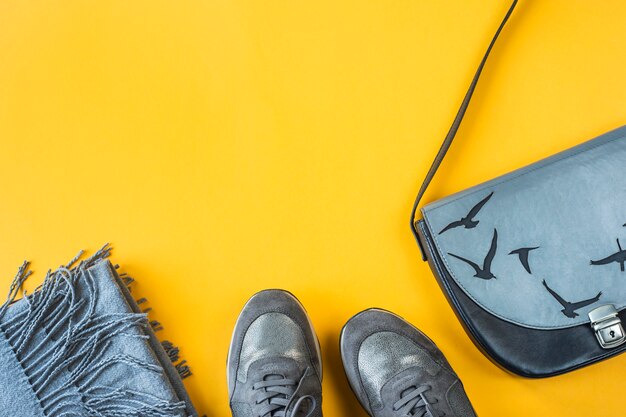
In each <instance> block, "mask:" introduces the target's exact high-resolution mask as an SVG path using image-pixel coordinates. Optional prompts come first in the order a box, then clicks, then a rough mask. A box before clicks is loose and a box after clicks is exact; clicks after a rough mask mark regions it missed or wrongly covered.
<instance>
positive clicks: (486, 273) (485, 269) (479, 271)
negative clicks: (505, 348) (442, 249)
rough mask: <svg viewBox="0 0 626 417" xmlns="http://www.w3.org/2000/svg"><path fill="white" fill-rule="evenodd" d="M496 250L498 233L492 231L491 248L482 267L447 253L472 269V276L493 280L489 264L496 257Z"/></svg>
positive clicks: (494, 230) (493, 276)
mask: <svg viewBox="0 0 626 417" xmlns="http://www.w3.org/2000/svg"><path fill="white" fill-rule="evenodd" d="M497 249H498V231H497V230H496V229H493V238H491V247H490V248H489V252H487V256H485V260H484V261H483V266H482V267H481V266H480V265H478V264H477V263H475V262H472V261H470V260H469V259H465V258H463V257H461V256H459V255H455V254H453V253H449V252H448V255H450V256H453V257H455V258H457V259H460V260H462V261H463V262H465V263H466V264H468V265H469V266H471V267H472V268H474V271H475V272H476V273H475V274H474V276H475V277H476V278H480V279H495V278H496V276H495V275H494V274H493V273H492V272H491V262H493V258H494V257H495V256H496V250H497Z"/></svg>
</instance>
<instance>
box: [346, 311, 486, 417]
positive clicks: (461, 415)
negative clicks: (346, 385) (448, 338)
mask: <svg viewBox="0 0 626 417" xmlns="http://www.w3.org/2000/svg"><path fill="white" fill-rule="evenodd" d="M341 358H342V360H343V364H344V368H345V371H346V375H347V377H348V380H349V382H350V386H351V387H352V390H353V391H354V393H355V394H356V396H357V397H358V399H359V401H360V403H361V405H362V406H363V408H365V410H366V411H367V412H368V413H369V415H370V416H372V417H443V416H447V417H476V414H475V412H474V409H473V408H472V405H471V403H470V401H469V399H468V398H467V395H466V394H465V390H464V389H463V385H462V384H461V381H460V380H459V378H458V377H457V375H456V374H455V373H454V371H453V370H452V368H451V367H450V365H449V364H448V361H447V360H446V358H445V357H444V356H443V353H441V351H440V350H439V349H438V348H437V346H436V345H435V344H434V343H433V342H432V341H431V340H430V339H429V338H428V337H427V336H426V335H424V334H423V333H422V332H420V331H419V330H417V329H416V328H415V327H413V326H412V325H411V324H409V323H408V322H406V321H405V320H403V319H402V318H400V317H398V316H396V315H395V314H392V313H390V312H387V311H384V310H378V309H371V310H366V311H364V312H362V313H359V314H357V315H356V316H354V317H353V318H351V319H350V320H349V321H348V323H347V324H346V325H345V327H344V328H343V330H342V332H341Z"/></svg>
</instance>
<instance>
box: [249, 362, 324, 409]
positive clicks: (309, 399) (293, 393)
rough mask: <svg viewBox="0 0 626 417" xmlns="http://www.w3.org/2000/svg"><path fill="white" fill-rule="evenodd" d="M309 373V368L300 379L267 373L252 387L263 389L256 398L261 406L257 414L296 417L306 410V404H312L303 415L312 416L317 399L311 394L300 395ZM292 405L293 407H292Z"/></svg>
mask: <svg viewBox="0 0 626 417" xmlns="http://www.w3.org/2000/svg"><path fill="white" fill-rule="evenodd" d="M308 374H309V369H308V368H307V370H306V371H305V372H304V375H303V376H302V378H300V381H296V380H294V379H288V378H283V377H280V376H278V377H277V378H270V377H272V375H266V376H265V377H264V378H263V381H261V382H257V383H256V384H254V385H253V386H252V389H254V390H255V391H257V390H258V391H261V392H260V393H259V396H258V397H257V400H256V403H257V405H259V406H260V408H259V411H258V412H257V416H258V417H296V416H298V413H301V412H303V411H305V410H306V408H304V406H305V404H310V406H309V409H308V412H307V413H306V414H304V415H303V416H302V417H311V416H312V415H313V411H315V408H316V407H317V401H316V400H315V398H314V397H313V396H311V395H303V396H301V397H298V393H299V391H300V388H301V387H302V383H303V381H304V379H305V378H306V377H307V376H308ZM292 405H293V408H291V406H292ZM290 409H291V410H290Z"/></svg>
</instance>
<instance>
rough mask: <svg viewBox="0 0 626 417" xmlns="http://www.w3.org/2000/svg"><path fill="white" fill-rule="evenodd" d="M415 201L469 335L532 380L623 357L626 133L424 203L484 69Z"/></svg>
mask: <svg viewBox="0 0 626 417" xmlns="http://www.w3.org/2000/svg"><path fill="white" fill-rule="evenodd" d="M516 3H517V1H515V2H513V4H512V6H511V8H510V9H509V11H508V13H507V15H506V17H505V19H504V21H503V22H502V24H501V25H500V27H499V29H498V31H497V33H496V35H495V37H494V38H493V40H492V42H491V45H490V46H489V49H488V50H487V53H486V54H485V56H484V58H483V60H482V62H481V64H480V66H479V68H478V71H477V72H476V75H475V76H474V79H473V81H472V84H471V86H470V89H469V91H468V93H467V95H466V96H465V99H464V100H463V104H462V106H461V108H460V110H459V112H458V114H457V116H456V118H455V120H454V123H453V125H452V128H451V129H450V131H449V133H448V135H447V137H446V139H445V141H444V143H443V145H442V147H441V149H440V151H439V153H438V155H437V157H436V159H435V161H434V162H433V164H432V166H431V168H430V170H429V172H428V174H427V176H426V179H425V180H424V183H423V184H422V187H421V188H420V191H419V193H418V196H417V198H416V200H415V204H414V207H413V211H412V213H411V227H412V230H413V233H414V235H415V237H416V239H417V242H418V244H419V246H420V249H421V251H422V255H423V258H424V260H427V261H428V262H429V264H430V267H431V269H432V270H433V273H434V275H435V277H436V278H437V281H438V282H439V284H440V286H441V288H442V290H443V292H444V294H445V295H446V297H447V299H448V301H449V303H450V305H451V306H452V308H453V309H454V311H455V313H456V315H457V316H458V318H459V320H460V321H461V323H462V324H463V326H464V328H465V330H466V331H467V333H468V335H469V336H470V337H471V339H472V340H473V341H474V343H475V344H476V345H477V346H478V347H479V349H480V350H481V351H482V352H483V353H485V354H486V355H487V356H488V357H489V358H491V359H492V360H493V361H495V362H496V363H497V364H499V365H500V366H502V367H504V368H505V369H507V370H509V371H511V372H513V373H516V374H518V375H522V376H526V377H547V376H553V375H558V374H561V373H564V372H568V371H571V370H574V369H577V368H580V367H582V366H585V365H589V364H592V363H594V362H597V361H600V360H602V359H606V358H609V357H611V356H614V355H617V354H619V353H622V352H623V351H624V350H626V343H625V342H626V333H625V332H624V328H623V326H622V324H621V322H622V320H625V319H626V271H625V269H626V268H625V265H626V126H624V127H621V128H618V129H616V130H614V131H612V132H609V133H607V134H604V135H602V136H600V137H598V138H596V139H593V140H591V141H588V142H585V143H583V144H581V145H578V146H576V147H574V148H571V149H569V150H566V151H564V152H562V153H559V154H557V155H554V156H552V157H550V158H547V159H545V160H543V161H539V162H537V163H534V164H532V165H530V166H527V167H525V168H522V169H519V170H517V171H514V172H511V173H509V174H506V175H504V176H502V177H499V178H496V179H493V180H491V181H488V182H486V183H483V184H480V185H477V186H475V187H472V188H470V189H468V190H465V191H462V192H460V193H457V194H454V195H451V196H449V197H446V198H444V199H442V200H439V201H435V202H432V203H430V204H428V205H426V206H425V207H422V208H421V209H420V212H421V218H420V219H418V218H417V212H418V206H419V203H420V200H421V198H422V196H423V195H424V192H425V191H426V189H427V187H428V185H429V184H430V182H431V180H432V178H433V176H434V174H435V172H436V171H437V168H438V167H439V165H440V163H441V161H442V159H443V158H444V156H445V154H446V152H447V150H448V148H449V146H450V144H451V142H452V140H453V138H454V136H455V134H456V131H457V129H458V127H459V124H460V122H461V120H462V118H463V115H464V113H465V111H466V109H467V106H468V104H469V101H470V98H471V96H472V93H473V91H474V89H475V87H476V84H477V81H478V78H479V76H480V73H481V71H482V68H483V66H484V64H485V62H486V60H487V57H488V55H489V52H490V51H491V49H492V47H493V45H494V43H495V41H496V40H497V37H498V35H499V33H500V31H501V30H502V29H503V27H504V25H505V24H506V22H507V20H508V18H509V17H510V15H511V14H512V12H513V10H514V8H515V6H516Z"/></svg>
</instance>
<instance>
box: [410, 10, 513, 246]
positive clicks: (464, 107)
mask: <svg viewBox="0 0 626 417" xmlns="http://www.w3.org/2000/svg"><path fill="white" fill-rule="evenodd" d="M517 2H518V0H514V1H513V4H511V7H510V8H509V11H508V12H507V14H506V16H504V19H503V20H502V23H500V27H498V30H497V31H496V34H495V35H494V37H493V39H492V40H491V43H490V44H489V47H488V48H487V52H485V55H484V56H483V59H482V61H481V62H480V65H479V66H478V69H477V70H476V73H475V74H474V78H473V79H472V82H471V84H470V86H469V89H468V90H467V93H465V98H463V102H462V103H461V107H460V108H459V111H458V112H457V114H456V117H455V118H454V121H453V122H452V126H451V127H450V130H449V131H448V134H447V135H446V138H445V139H444V141H443V144H442V145H441V148H439V152H437V156H436V157H435V160H434V161H433V163H432V165H431V166H430V169H429V170H428V173H427V174H426V178H424V182H423V183H422V186H421V187H420V189H419V192H418V193H417V197H416V198H415V202H414V203H413V210H412V211H411V229H412V230H413V232H414V234H415V237H416V238H417V239H418V243H420V242H419V238H418V236H417V224H416V221H417V219H416V218H415V217H416V213H417V207H418V206H419V203H420V201H421V200H422V197H423V196H424V193H425V192H426V189H427V188H428V186H429V185H430V182H431V181H432V179H433V177H434V176H435V173H436V172H437V169H438V168H439V165H441V161H443V158H444V157H445V156H446V153H447V152H448V149H450V145H451V144H452V140H453V139H454V136H455V135H456V132H457V131H458V130H459V126H460V125H461V121H462V120H463V116H465V112H466V111H467V107H468V105H469V102H470V100H471V99H472V95H473V94H474V90H475V89H476V85H477V84H478V79H479V78H480V74H481V73H482V71H483V68H484V66H485V62H487V58H488V57H489V54H490V53H491V50H492V49H493V46H494V45H495V43H496V41H497V40H498V36H500V32H502V29H503V28H504V26H505V25H506V22H507V21H508V20H509V17H511V14H512V13H513V10H514V9H515V6H516V5H517ZM420 247H421V243H420ZM422 254H424V251H423V249H422Z"/></svg>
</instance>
